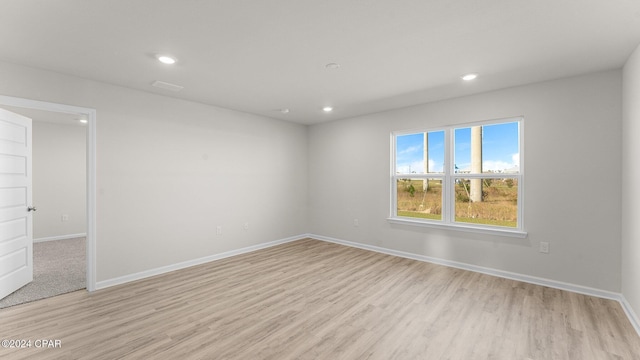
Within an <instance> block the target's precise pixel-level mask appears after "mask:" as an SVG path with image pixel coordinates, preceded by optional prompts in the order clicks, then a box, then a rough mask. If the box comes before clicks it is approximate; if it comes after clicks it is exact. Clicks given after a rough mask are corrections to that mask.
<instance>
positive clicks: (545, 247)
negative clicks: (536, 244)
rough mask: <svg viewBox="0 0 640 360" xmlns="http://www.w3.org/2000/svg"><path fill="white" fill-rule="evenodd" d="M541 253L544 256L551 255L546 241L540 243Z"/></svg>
mask: <svg viewBox="0 0 640 360" xmlns="http://www.w3.org/2000/svg"><path fill="white" fill-rule="evenodd" d="M540 252H541V253H543V254H548V253H549V243H548V242H545V241H541V242H540Z"/></svg>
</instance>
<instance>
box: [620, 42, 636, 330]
mask: <svg viewBox="0 0 640 360" xmlns="http://www.w3.org/2000/svg"><path fill="white" fill-rule="evenodd" d="M623 79H624V80H623V122H622V129H623V131H622V133H623V137H622V295H623V296H624V297H625V299H626V300H627V302H628V303H629V305H630V306H631V307H632V308H633V311H634V312H635V313H636V317H637V315H638V314H640V221H638V220H639V219H640V186H639V183H638V180H639V179H640V162H639V159H640V140H639V139H638V136H639V135H640V46H638V48H637V49H636V50H635V52H634V53H633V55H631V57H630V58H629V60H628V61H627V63H626V65H625V66H624V69H623ZM636 321H638V320H637V319H636Z"/></svg>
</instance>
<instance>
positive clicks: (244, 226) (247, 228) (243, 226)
mask: <svg viewBox="0 0 640 360" xmlns="http://www.w3.org/2000/svg"><path fill="white" fill-rule="evenodd" d="M242 228H243V229H245V230H249V223H248V222H246V223H244V225H242Z"/></svg>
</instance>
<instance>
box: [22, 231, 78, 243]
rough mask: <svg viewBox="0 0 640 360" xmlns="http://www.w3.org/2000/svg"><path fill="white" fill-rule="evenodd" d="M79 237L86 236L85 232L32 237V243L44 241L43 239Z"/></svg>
mask: <svg viewBox="0 0 640 360" xmlns="http://www.w3.org/2000/svg"><path fill="white" fill-rule="evenodd" d="M79 237H87V233H81V234H67V235H58V236H47V237H41V238H37V239H33V242H34V243H39V242H45V241H54V240H66V239H75V238H79Z"/></svg>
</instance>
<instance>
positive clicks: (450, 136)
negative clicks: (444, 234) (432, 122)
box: [387, 116, 527, 238]
mask: <svg viewBox="0 0 640 360" xmlns="http://www.w3.org/2000/svg"><path fill="white" fill-rule="evenodd" d="M513 122H517V123H518V145H519V165H518V168H519V171H518V173H482V174H470V173H456V172H455V158H454V156H455V131H456V129H461V128H468V127H474V126H487V125H499V124H505V123H513ZM439 131H444V148H445V151H444V167H443V172H442V173H419V174H418V173H396V165H397V153H396V152H397V138H398V136H403V135H410V134H417V133H425V134H426V133H430V132H439ZM523 134H524V117H523V116H517V117H510V118H503V119H494V120H485V121H478V122H471V123H464V124H455V125H447V126H439V127H432V128H424V129H413V130H399V131H393V132H392V133H391V141H390V143H391V166H390V169H391V174H390V175H391V176H390V184H391V187H390V190H391V196H390V198H391V204H390V205H391V206H390V212H389V214H390V216H389V218H388V219H387V221H388V222H389V223H392V224H399V225H410V226H421V227H431V228H441V229H452V230H459V231H466V232H474V233H482V234H491V235H501V236H509V237H517V238H525V237H526V236H527V232H526V231H525V228H524V180H525V176H524V174H525V172H524V165H525V164H524V137H523ZM424 161H428V159H424ZM406 178H410V179H415V180H422V179H441V180H442V211H441V212H442V218H441V220H435V219H422V218H412V217H403V216H398V196H397V195H398V193H397V191H398V190H397V183H398V180H400V179H406ZM474 178H475V179H478V178H481V179H505V178H512V179H517V181H518V202H517V205H518V208H517V226H516V227H513V228H512V227H507V226H497V225H485V224H475V223H464V222H456V221H455V184H456V179H474Z"/></svg>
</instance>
